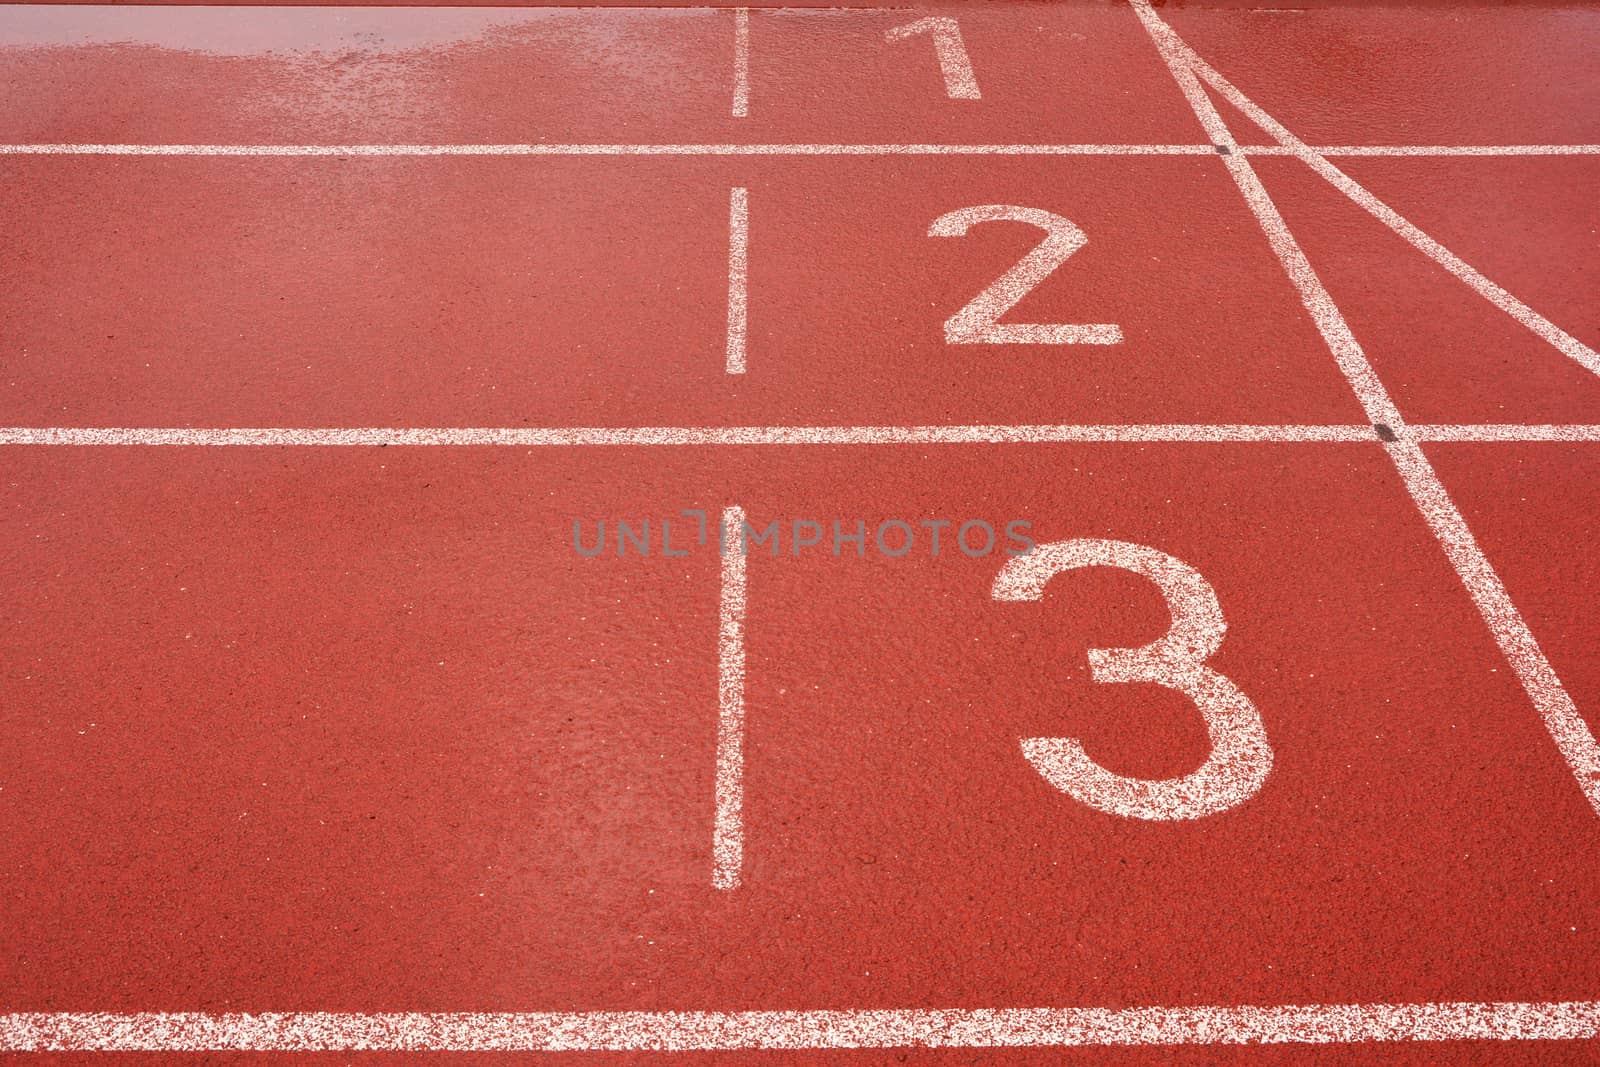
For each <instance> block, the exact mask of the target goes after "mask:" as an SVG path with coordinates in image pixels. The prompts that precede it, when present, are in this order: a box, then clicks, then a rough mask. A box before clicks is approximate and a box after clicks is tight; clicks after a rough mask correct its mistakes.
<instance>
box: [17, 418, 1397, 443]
mask: <svg viewBox="0 0 1600 1067" xmlns="http://www.w3.org/2000/svg"><path fill="white" fill-rule="evenodd" d="M1377 439H1378V438H1377V435H1376V434H1375V433H1374V431H1373V429H1372V427H1371V426H1365V425H1335V426H1281V425H1274V426H1267V425H1261V426H1256V425H1216V426H1211V425H1199V424H1191V423H1176V424H1148V423H1146V424H1132V425H1110V426H1095V425H1060V426H1050V425H1040V426H619V427H600V426H587V427H585V426H575V427H550V428H530V427H461V428H455V427H412V428H398V427H395V428H390V427H351V428H348V429H344V428H306V429H298V428H276V429H274V428H228V429H190V428H184V427H86V426H84V427H80V426H55V427H32V426H6V427H0V446H5V445H63V446H105V445H147V446H167V445H170V446H238V445H242V446H311V447H327V446H352V447H354V446H386V445H395V446H406V447H417V446H468V445H495V446H512V447H528V448H540V447H574V446H591V445H628V446H645V445H649V446H659V445H942V444H949V445H958V444H1048V443H1053V442H1073V441H1130V442H1146V441H1147V442H1166V441H1170V442H1232V441H1267V442H1285V443H1292V442H1299V441H1306V442H1349V441H1376V440H1377Z"/></svg>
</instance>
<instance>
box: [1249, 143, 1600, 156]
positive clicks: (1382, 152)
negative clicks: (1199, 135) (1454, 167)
mask: <svg viewBox="0 0 1600 1067" xmlns="http://www.w3.org/2000/svg"><path fill="white" fill-rule="evenodd" d="M1245 151H1246V152H1248V153H1250V154H1251V155H1253V156H1254V155H1278V156H1292V155H1297V154H1298V152H1299V150H1298V149H1296V148H1291V147H1286V146H1284V145H1273V146H1271V147H1267V148H1258V147H1254V146H1252V147H1250V148H1246V149H1245ZM1311 151H1312V152H1313V153H1315V154H1316V155H1319V156H1595V155H1600V144H1463V145H1438V144H1433V145H1426V144H1397V145H1313V146H1311Z"/></svg>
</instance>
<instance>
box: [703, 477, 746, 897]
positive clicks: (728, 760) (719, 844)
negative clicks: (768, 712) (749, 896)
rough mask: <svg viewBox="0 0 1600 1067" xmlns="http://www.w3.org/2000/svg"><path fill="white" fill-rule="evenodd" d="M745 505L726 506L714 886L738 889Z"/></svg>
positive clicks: (741, 814)
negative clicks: (743, 507)
mask: <svg viewBox="0 0 1600 1067" xmlns="http://www.w3.org/2000/svg"><path fill="white" fill-rule="evenodd" d="M743 528H744V509H742V508H740V507H739V506H737V505H734V506H731V507H728V508H724V509H723V512H722V526H721V527H720V530H719V537H718V542H717V543H718V545H719V546H721V551H722V597H721V602H720V605H719V607H718V613H717V614H718V627H717V791H716V797H717V814H716V822H715V824H714V827H713V829H712V837H711V857H712V869H711V884H712V885H713V886H715V887H716V888H718V889H737V888H739V879H740V875H741V872H742V870H743V867H744V615H745V557H744V533H743Z"/></svg>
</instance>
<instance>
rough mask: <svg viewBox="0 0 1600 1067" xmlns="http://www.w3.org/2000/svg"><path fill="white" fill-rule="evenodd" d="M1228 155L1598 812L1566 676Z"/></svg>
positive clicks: (1172, 62)
mask: <svg viewBox="0 0 1600 1067" xmlns="http://www.w3.org/2000/svg"><path fill="white" fill-rule="evenodd" d="M1130 3H1131V4H1132V6H1133V10H1134V12H1135V13H1136V14H1137V15H1138V16H1139V19H1140V21H1141V22H1143V24H1144V27H1145V29H1146V30H1147V31H1149V34H1150V37H1151V39H1152V40H1153V41H1154V42H1155V44H1156V48H1157V49H1158V50H1159V51H1160V53H1161V58H1162V59H1163V60H1164V61H1165V62H1166V64H1167V67H1168V68H1169V69H1170V70H1171V71H1172V76H1173V77H1174V78H1175V79H1176V80H1177V82H1178V86H1179V88H1180V89H1182V90H1183V93H1184V96H1185V97H1186V98H1187V99H1188V101H1189V104H1190V106H1191V107H1192V108H1193V109H1194V112H1195V116H1196V118H1198V119H1199V120H1200V123H1201V125H1202V126H1204V127H1205V129H1206V132H1207V133H1208V134H1209V135H1211V136H1212V137H1214V138H1216V139H1217V142H1218V143H1219V144H1228V143H1231V141H1232V135H1231V134H1230V133H1229V132H1228V129H1227V126H1226V124H1225V123H1224V122H1223V121H1222V117H1221V115H1220V114H1219V113H1218V112H1217V109H1216V107H1215V106H1214V105H1213V104H1212V103H1211V100H1210V99H1209V98H1208V97H1207V96H1206V95H1205V92H1204V91H1203V90H1202V89H1201V88H1200V85H1199V82H1198V81H1197V80H1196V73H1197V72H1202V73H1203V71H1201V70H1200V65H1201V64H1202V62H1203V61H1202V60H1200V59H1199V58H1198V57H1197V56H1195V54H1194V52H1193V51H1192V50H1191V49H1190V48H1189V47H1188V46H1187V45H1186V44H1184V43H1183V41H1182V39H1181V38H1179V36H1178V35H1177V33H1176V32H1175V31H1174V30H1173V29H1172V28H1171V27H1169V26H1168V25H1167V24H1166V23H1165V22H1163V21H1162V20H1161V18H1160V16H1159V15H1157V14H1156V13H1155V11H1154V9H1153V8H1151V6H1150V3H1149V0H1130ZM1235 92H1236V91H1235ZM1230 99H1232V96H1230ZM1246 105H1248V107H1247V106H1246ZM1237 106H1239V107H1240V110H1241V111H1244V112H1245V113H1246V114H1247V115H1250V117H1251V118H1252V119H1253V120H1254V121H1257V122H1260V121H1261V119H1262V118H1265V119H1266V121H1267V122H1272V119H1271V117H1270V116H1267V115H1265V113H1261V118H1257V117H1256V112H1260V109H1259V108H1256V106H1255V105H1254V104H1253V103H1251V102H1250V101H1248V100H1244V99H1243V97H1242V96H1241V97H1240V100H1239V101H1238V102H1237ZM1280 128H1281V127H1280ZM1222 159H1223V162H1224V163H1225V164H1226V165H1227V168H1228V173H1229V174H1230V175H1232V176H1233V179H1234V182H1235V183H1236V184H1237V185H1238V186H1239V191H1240V193H1242V194H1243V196H1244V198H1245V201H1246V202H1247V203H1248V204H1249V205H1250V209H1251V210H1252V211H1253V212H1254V213H1255V215H1256V219H1257V221H1258V222H1259V223H1260V224H1261V229H1262V230H1263V231H1264V232H1265V233H1266V235H1267V240H1268V242H1269V243H1270V244H1271V245H1272V249H1273V251H1274V252H1276V253H1277V255H1278V258H1279V260H1280V261H1281V262H1282V263H1283V268H1284V271H1285V272H1286V273H1287V274H1288V275H1289V279H1290V281H1291V282H1293V283H1294V286H1295V288H1296V289H1297V290H1298V291H1299V293H1300V299H1301V301H1302V303H1304V304H1305V307H1306V310H1307V311H1308V312H1309V313H1310V315H1311V318H1312V320H1313V321H1314V322H1315V323H1316V325H1317V329H1318V330H1319V331H1320V332H1321V333H1322V336H1323V338H1324V340H1326V341H1327V344H1328V348H1329V349H1330V350H1331V351H1332V352H1333V354H1334V358H1335V359H1336V360H1337V361H1338V363H1339V366H1340V368H1341V369H1342V370H1343V371H1344V373H1345V376H1346V377H1347V378H1348V379H1349V381H1350V387H1351V388H1352V389H1353V390H1354V391H1355V394H1356V397H1357V399H1358V400H1359V401H1360V402H1361V405H1362V407H1363V408H1364V409H1365V410H1366V412H1367V417H1368V418H1370V419H1372V421H1373V422H1374V423H1383V424H1385V425H1386V426H1388V427H1389V429H1390V433H1389V434H1388V436H1387V439H1386V440H1385V442H1384V448H1385V450H1386V451H1387V452H1388V453H1389V457H1390V459H1392V460H1393V461H1394V465H1395V468H1396V469H1397V470H1398V471H1399V472H1400V476H1401V479H1402V480H1403V481H1404V482H1405V486H1406V490H1407V491H1408V492H1409V493H1410V494H1411V498H1412V499H1413V500H1414V501H1416V504H1417V507H1418V508H1419V509H1421V511H1422V515H1423V517H1424V518H1425V519H1426V520H1427V522H1428V525H1429V527H1430V528H1431V529H1432V531H1433V533H1434V536H1436V537H1437V538H1438V539H1439V543H1440V545H1441V546H1442V547H1443V548H1444V551H1445V555H1446V556H1447V557H1448V558H1449V560H1450V563H1451V565H1452V566H1453V567H1454V568H1455V570H1456V573H1457V574H1458V575H1459V576H1460V578H1461V581H1462V584H1463V585H1465V586H1466V588H1467V592H1468V594H1469V595H1470V596H1471V597H1472V600H1473V602H1474V603H1475V604H1476V605H1477V607H1478V611H1479V612H1480V613H1481V614H1482V615H1483V618H1484V621H1485V622H1486V623H1487V624H1488V626H1489V630H1490V632H1491V633H1492V634H1493V635H1494V638H1495V641H1496V643H1497V644H1498V645H1499V646H1500V651H1501V653H1502V654H1503V655H1504V656H1505V657H1506V660H1507V661H1508V662H1509V663H1510V664H1511V667H1512V669H1513V670H1514V671H1515V672H1516V674H1517V677H1518V679H1519V680H1520V681H1521V682H1522V686H1523V688H1524V689H1525V690H1526V691H1527V693H1528V696H1529V698H1530V699H1531V700H1532V701H1533V705H1534V707H1535V708H1537V709H1538V711H1539V715H1540V717H1541V718H1542V719H1543V720H1544V725H1545V729H1546V730H1547V731H1549V733H1550V737H1551V739H1552V740H1554V741H1555V744H1556V748H1557V749H1558V750H1559V751H1560V752H1561V756H1562V758H1563V759H1565V760H1566V762H1567V765H1568V767H1570V768H1571V770H1572V774H1573V777H1574V778H1576V779H1577V782H1578V786H1579V788H1580V789H1582V790H1583V794H1584V796H1585V797H1586V798H1587V799H1588V801H1589V803H1590V805H1591V806H1592V807H1593V808H1594V809H1595V811H1596V812H1597V813H1600V743H1596V741H1595V737H1594V734H1593V733H1591V732H1590V730H1589V726H1588V724H1587V723H1585V722H1584V720H1583V717H1582V716H1581V715H1579V714H1578V709H1577V707H1576V706H1575V705H1574V704H1573V702H1572V698H1571V696H1569V695H1568V694H1567V691H1566V689H1565V688H1563V687H1562V685H1561V679H1560V678H1558V677H1557V676H1556V673H1555V670H1554V668H1552V667H1551V666H1550V661H1549V660H1547V659H1546V658H1545V655H1544V651H1543V650H1542V649H1541V648H1540V647H1539V643H1538V641H1537V640H1536V639H1535V638H1534V636H1533V632H1532V631H1531V630H1529V629H1528V625H1527V623H1526V622H1525V621H1524V620H1523V618H1522V615H1521V613H1520V612H1518V611H1517V607H1516V604H1515V603H1513V602H1512V600H1511V597H1510V595H1509V594H1508V593H1507V592H1506V589H1505V586H1504V585H1503V584H1502V583H1501V581H1500V576H1499V575H1498V574H1496V573H1495V570H1494V567H1493V566H1491V565H1490V563H1489V560H1488V558H1487V557H1486V556H1485V555H1484V554H1483V550H1482V549H1481V548H1479V547H1478V543H1477V541H1476V540H1475V539H1474V538H1473V536H1472V531H1471V530H1470V529H1469V528H1468V527H1467V522H1466V519H1465V518H1463V517H1462V515H1461V512H1460V511H1459V510H1458V509H1457V508H1456V506H1455V502H1454V501H1452V500H1451V499H1450V494H1449V492H1448V491H1447V490H1446V489H1445V486H1444V483H1443V482H1441V481H1440V480H1439V476H1438V474H1437V473H1436V472H1435V471H1434V469H1433V466H1432V465H1431V464H1430V463H1429V462H1428V458H1427V456H1426V455H1425V454H1424V453H1423V451H1422V446H1421V445H1420V444H1419V443H1418V442H1417V439H1416V437H1415V436H1414V435H1413V434H1412V432H1411V430H1410V428H1409V427H1407V426H1406V425H1405V422H1404V420H1403V419H1401V417H1400V413H1399V411H1398V410H1397V409H1396V407H1395V404H1394V401H1393V399H1392V398H1391V397H1390V396H1389V393H1388V390H1387V389H1385V388H1384V386H1383V383H1382V382H1381V381H1380V380H1379V379H1378V376H1377V375H1376V374H1375V373H1374V372H1373V369H1372V365H1371V364H1370V363H1368V361H1367V357H1366V353H1365V352H1363V351H1362V349H1361V345H1360V343H1359V342H1357V341H1356V338H1355V335H1354V334H1352V333H1351V332H1350V327H1349V325H1348V324H1347V323H1346V322H1345V319H1344V315H1343V314H1342V313H1341V312H1340V311H1339V308H1338V307H1337V305H1335V303H1334V301H1333V298H1332V297H1331V296H1330V295H1329V294H1328V291H1327V289H1326V288H1324V287H1323V284H1322V280H1321V279H1320V278H1319V277H1318V276H1317V273H1316V271H1315V270H1313V269H1312V267H1311V264H1310V262H1309V261H1308V260H1307V259H1306V257H1305V253H1304V251H1302V250H1301V248H1300V245H1299V242H1297V241H1296V240H1295V238H1294V235H1293V234H1291V233H1290V232H1289V230H1288V227H1287V226H1285V225H1284V221H1283V217H1282V215H1280V214H1279V213H1278V208H1277V205H1276V204H1274V203H1273V201H1272V198H1271V197H1270V196H1268V195H1267V191H1266V188H1265V187H1264V186H1263V185H1262V184H1261V179H1260V178H1258V177H1257V176H1256V173H1255V169H1254V168H1253V167H1252V166H1251V165H1250V161H1249V160H1248V159H1245V158H1244V157H1243V156H1240V155H1235V154H1229V155H1225V156H1223V157H1222Z"/></svg>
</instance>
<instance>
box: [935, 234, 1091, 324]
mask: <svg viewBox="0 0 1600 1067" xmlns="http://www.w3.org/2000/svg"><path fill="white" fill-rule="evenodd" d="M980 222H1026V223H1028V224H1029V225H1030V226H1037V227H1038V228H1039V229H1041V230H1043V231H1044V240H1042V241H1040V242H1039V244H1038V245H1037V246H1036V247H1035V248H1034V250H1033V251H1032V252H1029V253H1028V254H1027V255H1025V256H1023V257H1022V258H1021V259H1020V260H1018V261H1017V265H1016V266H1014V267H1012V268H1011V269H1010V270H1008V271H1006V272H1005V273H1004V274H1002V275H1000V277H999V278H997V279H995V282H994V284H993V285H991V286H989V288H987V289H985V290H984V291H983V292H981V293H979V294H978V295H977V296H975V297H973V298H972V301H971V302H970V303H969V304H967V306H966V307H964V308H962V309H961V310H960V311H958V312H956V313H955V314H954V315H951V316H950V318H949V319H948V320H946V322H945V324H944V339H945V340H946V341H947V342H949V343H950V344H953V345H959V344H993V345H1003V344H1034V345H1114V344H1117V343H1118V342H1120V341H1121V340H1122V328H1121V327H1119V326H1117V325H1115V324H1114V323H1095V324H1093V325H1088V326H1069V325H1061V324H1038V325H1035V324H1029V323H1002V322H1000V321H999V319H1000V316H1001V315H1004V314H1005V313H1006V312H1008V311H1010V310H1011V309H1012V308H1014V307H1016V306H1017V301H1019V300H1021V299H1022V298H1023V297H1025V296H1027V295H1028V294H1029V293H1031V292H1032V291H1033V288H1034V286H1036V285H1038V284H1039V283H1040V282H1042V281H1044V280H1045V279H1046V278H1048V277H1049V276H1050V273H1051V272H1052V271H1054V270H1055V269H1056V268H1057V267H1059V266H1061V264H1063V263H1065V262H1066V261H1067V259H1068V257H1070V256H1071V255H1072V253H1074V252H1076V251H1077V250H1078V249H1080V248H1082V247H1083V246H1084V245H1086V244H1088V243H1089V239H1088V238H1087V237H1085V236H1084V234H1083V231H1082V230H1080V229H1078V227H1077V226H1075V225H1073V223H1072V220H1071V219H1065V218H1062V217H1061V216H1060V215H1057V214H1055V213H1054V212H1051V211H1045V210H1044V209H1043V208H1037V207H1015V206H1012V205H1009V204H986V205H984V206H982V207H964V208H962V209H961V210H959V211H952V212H950V213H949V214H947V215H940V216H939V217H938V218H937V219H934V220H933V225H932V226H930V227H928V236H929V237H962V236H965V234H966V232H967V231H968V230H970V229H971V228H972V227H973V226H975V225H977V224H978V223H980Z"/></svg>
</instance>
